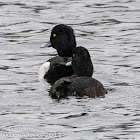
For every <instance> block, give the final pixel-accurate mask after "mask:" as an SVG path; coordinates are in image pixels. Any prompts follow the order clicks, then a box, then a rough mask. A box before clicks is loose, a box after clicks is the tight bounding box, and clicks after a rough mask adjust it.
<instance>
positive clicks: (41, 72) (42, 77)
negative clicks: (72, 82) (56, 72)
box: [38, 62, 50, 80]
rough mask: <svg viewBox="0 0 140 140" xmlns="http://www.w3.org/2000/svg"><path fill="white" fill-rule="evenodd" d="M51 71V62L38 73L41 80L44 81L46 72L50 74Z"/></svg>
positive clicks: (45, 64) (44, 65)
mask: <svg viewBox="0 0 140 140" xmlns="http://www.w3.org/2000/svg"><path fill="white" fill-rule="evenodd" d="M49 69H50V62H46V63H44V64H43V65H42V66H41V67H40V69H39V72H38V77H39V80H43V79H44V76H45V74H46V72H48V70H49Z"/></svg>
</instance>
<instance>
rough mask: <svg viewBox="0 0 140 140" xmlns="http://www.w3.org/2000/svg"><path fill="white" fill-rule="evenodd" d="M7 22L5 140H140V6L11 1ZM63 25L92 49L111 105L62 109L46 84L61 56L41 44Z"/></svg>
mask: <svg viewBox="0 0 140 140" xmlns="http://www.w3.org/2000/svg"><path fill="white" fill-rule="evenodd" d="M0 19H1V22H0V30H1V33H0V110H1V112H0V139H1V140H5V139H12V140H29V139H30V138H31V136H33V135H35V134H36V136H33V137H34V138H33V139H35V140H36V139H37V138H39V139H40V140H42V139H43V138H44V139H60V140H66V139H67V140H72V139H73V140H94V139H97V140H98V139H99V140H101V139H104V140H105V139H106V140H108V139H130V140H131V139H137V140H139V139H140V102H139V100H140V1H139V0H104V1H102V0H98V1H91V0H86V1H84V0H74V1H73V0H60V1H57V0H55V1H52V0H39V1H37V0H30V1H26V0H22V1H18V0H12V1H10V2H9V0H5V1H1V2H0ZM60 23H63V24H67V25H70V26H71V27H72V28H73V29H74V31H75V34H76V39H77V45H78V46H79V45H82V46H84V47H86V48H87V49H88V50H89V52H90V54H91V59H92V61H93V64H94V68H95V72H94V75H93V77H94V78H96V79H98V80H99V81H101V82H102V83H103V84H104V86H105V88H106V89H107V90H108V94H107V95H106V97H105V98H97V99H90V98H86V97H85V98H82V99H79V98H75V97H70V98H69V99H67V100H61V101H60V102H57V101H55V100H52V99H51V98H50V97H49V95H48V91H49V89H50V85H49V84H48V83H46V82H39V81H38V76H37V72H38V69H39V67H40V65H41V64H42V63H44V62H45V61H47V60H48V59H50V58H52V57H54V56H55V55H56V54H57V53H56V51H55V50H54V49H52V48H48V49H41V48H40V45H41V44H42V43H43V42H46V41H48V40H49V36H50V32H51V29H52V28H53V27H54V26H55V25H56V24H60ZM5 134H9V135H8V136H6V137H7V138H5ZM31 134H32V135H31ZM37 134H38V135H41V136H40V137H39V136H38V135H37ZM8 137H9V138H8Z"/></svg>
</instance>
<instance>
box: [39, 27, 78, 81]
mask: <svg viewBox="0 0 140 140" xmlns="http://www.w3.org/2000/svg"><path fill="white" fill-rule="evenodd" d="M51 46H52V47H53V48H55V49H56V50H57V52H58V56H56V57H54V58H51V59H49V60H48V61H47V62H46V63H44V64H43V65H42V66H41V67H40V69H39V73H38V76H39V80H42V79H46V80H47V81H48V82H49V83H50V84H53V83H54V82H55V81H57V80H58V79H60V78H62V77H65V76H71V75H72V74H73V69H72V66H66V65H65V64H66V63H67V62H69V61H71V59H72V50H73V49H74V48H75V47H76V40H75V35H74V32H73V29H72V28H71V27H69V26H66V25H64V24H59V25H56V26H55V27H54V28H53V29H52V32H51V36H50V41H49V42H48V43H44V44H43V45H41V47H43V48H44V47H51Z"/></svg>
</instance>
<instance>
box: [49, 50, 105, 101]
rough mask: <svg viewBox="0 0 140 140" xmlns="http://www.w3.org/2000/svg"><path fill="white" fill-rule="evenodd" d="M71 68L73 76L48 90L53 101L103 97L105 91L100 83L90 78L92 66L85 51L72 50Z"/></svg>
mask: <svg viewBox="0 0 140 140" xmlns="http://www.w3.org/2000/svg"><path fill="white" fill-rule="evenodd" d="M72 67H73V70H74V74H73V75H72V76H67V77H63V78H61V79H59V80H58V81H56V82H55V83H54V85H53V86H52V87H51V89H50V93H49V95H50V96H51V97H52V98H55V99H61V98H66V97H68V96H80V97H83V96H88V97H92V98H95V97H99V96H104V95H105V94H106V93H107V91H106V90H105V89H104V87H103V85H102V83H101V82H99V81H98V80H96V79H94V78H91V76H92V74H93V65H92V61H91V59H90V55H89V52H88V50H87V49H85V48H84V47H76V48H75V49H74V50H73V57H72Z"/></svg>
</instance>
